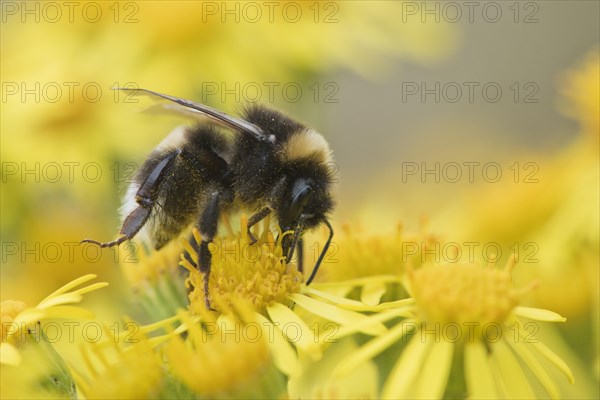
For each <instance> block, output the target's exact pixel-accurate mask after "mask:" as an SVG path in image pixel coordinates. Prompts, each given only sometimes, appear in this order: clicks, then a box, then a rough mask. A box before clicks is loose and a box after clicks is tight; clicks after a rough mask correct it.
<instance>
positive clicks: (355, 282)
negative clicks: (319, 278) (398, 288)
mask: <svg viewBox="0 0 600 400" xmlns="http://www.w3.org/2000/svg"><path fill="white" fill-rule="evenodd" d="M373 282H381V283H388V282H395V283H399V282H401V280H400V278H398V277H397V276H394V275H372V276H363V277H361V278H355V279H348V280H345V281H335V282H319V283H314V284H313V285H312V286H313V287H315V288H323V289H327V288H333V287H340V286H344V287H355V286H363V285H367V284H370V283H373Z"/></svg>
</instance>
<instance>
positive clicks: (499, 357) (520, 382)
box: [491, 340, 535, 399]
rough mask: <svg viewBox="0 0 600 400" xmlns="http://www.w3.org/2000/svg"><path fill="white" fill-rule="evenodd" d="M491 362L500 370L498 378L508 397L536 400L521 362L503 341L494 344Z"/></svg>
mask: <svg viewBox="0 0 600 400" xmlns="http://www.w3.org/2000/svg"><path fill="white" fill-rule="evenodd" d="M491 360H492V363H493V364H495V365H496V367H497V369H498V371H497V378H499V379H500V380H501V381H502V382H503V383H504V385H503V387H504V388H505V390H506V394H507V397H509V398H512V399H533V398H535V395H534V394H533V390H532V389H531V386H530V385H529V382H528V381H527V378H526V376H525V371H523V368H522V367H521V365H520V364H519V361H518V360H517V359H516V357H515V356H514V354H513V353H512V351H511V350H510V348H509V347H508V345H507V344H506V343H505V342H504V341H503V340H500V341H498V342H495V343H494V344H493V351H492V357H491Z"/></svg>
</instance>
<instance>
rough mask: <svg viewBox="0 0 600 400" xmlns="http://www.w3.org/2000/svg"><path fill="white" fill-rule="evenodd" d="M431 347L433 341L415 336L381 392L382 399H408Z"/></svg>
mask: <svg viewBox="0 0 600 400" xmlns="http://www.w3.org/2000/svg"><path fill="white" fill-rule="evenodd" d="M430 347H431V341H427V340H421V335H419V334H418V333H417V334H416V335H415V336H413V338H412V339H411V341H410V342H409V343H408V345H407V346H406V348H405V349H404V351H403V352H402V355H401V356H400V359H399V360H398V362H397V363H396V365H394V368H393V369H392V371H391V372H390V375H389V376H388V378H387V380H386V382H385V385H384V386H383V391H382V392H381V397H382V398H384V399H398V398H405V397H406V392H407V391H408V390H409V389H410V388H411V386H412V384H413V382H414V380H415V379H416V377H417V376H418V374H419V371H420V370H421V365H422V364H423V361H425V357H426V355H427V350H428V349H429V348H430Z"/></svg>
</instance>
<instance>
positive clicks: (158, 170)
mask: <svg viewBox="0 0 600 400" xmlns="http://www.w3.org/2000/svg"><path fill="white" fill-rule="evenodd" d="M179 154H181V150H175V151H173V152H171V153H169V154H168V155H167V156H166V157H164V158H163V159H161V160H160V161H159V162H158V164H156V167H154V169H153V170H152V172H150V174H149V175H148V176H147V177H146V179H145V180H144V181H143V182H142V184H141V185H140V187H139V189H138V191H137V192H136V194H135V201H136V203H137V204H138V207H137V208H135V209H134V210H133V211H132V212H131V213H130V214H129V215H128V216H127V218H125V221H123V226H122V227H121V230H120V231H119V233H120V234H121V237H120V238H118V239H117V240H113V241H112V242H106V243H102V242H98V241H96V240H92V239H84V240H82V241H81V242H80V243H93V244H96V245H98V246H100V247H113V246H118V245H119V244H121V243H123V242H124V241H126V240H130V239H131V238H133V237H134V236H135V235H136V234H137V233H138V232H139V231H140V229H142V227H143V226H144V224H145V223H146V222H147V221H148V218H149V217H150V214H151V213H152V208H153V207H154V204H155V203H156V198H157V197H158V190H159V187H160V184H161V182H162V181H163V180H164V177H165V176H166V175H167V174H168V173H169V171H171V169H172V166H173V164H174V162H175V158H176V157H177V156H178V155H179Z"/></svg>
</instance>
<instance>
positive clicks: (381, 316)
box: [331, 308, 414, 340]
mask: <svg viewBox="0 0 600 400" xmlns="http://www.w3.org/2000/svg"><path fill="white" fill-rule="evenodd" d="M398 317H405V318H412V317H414V315H413V313H411V312H409V311H406V310H403V309H395V308H392V309H390V310H385V311H382V312H379V313H377V314H373V315H369V316H368V317H367V318H366V319H364V320H363V321H361V322H358V323H355V324H353V325H345V326H342V327H340V328H339V329H338V330H337V331H336V332H335V333H334V334H333V335H332V337H331V339H334V340H338V339H341V338H343V337H345V336H348V335H352V334H354V333H357V332H360V331H362V330H364V329H365V328H367V327H368V326H369V325H370V324H375V323H381V322H385V321H388V320H390V319H393V318H398Z"/></svg>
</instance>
